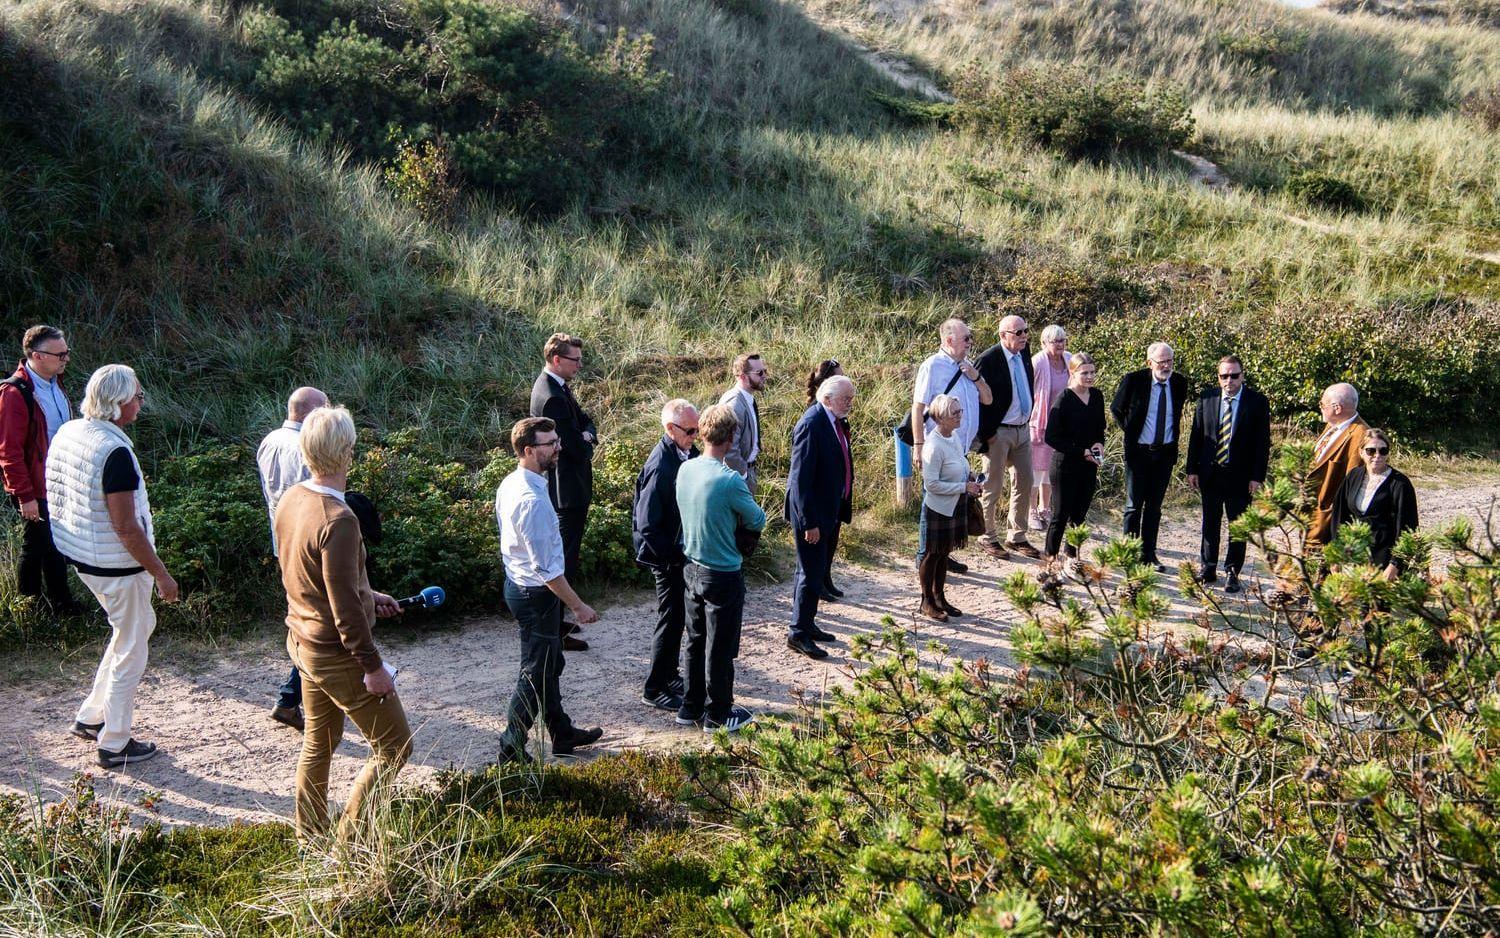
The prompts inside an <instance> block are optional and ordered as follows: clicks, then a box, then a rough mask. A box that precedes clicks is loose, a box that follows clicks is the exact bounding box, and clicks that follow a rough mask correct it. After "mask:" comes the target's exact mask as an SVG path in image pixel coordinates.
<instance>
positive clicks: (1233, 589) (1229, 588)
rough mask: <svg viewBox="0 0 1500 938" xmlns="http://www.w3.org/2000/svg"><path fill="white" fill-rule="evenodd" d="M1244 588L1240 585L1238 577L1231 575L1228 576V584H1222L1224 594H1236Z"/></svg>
mask: <svg viewBox="0 0 1500 938" xmlns="http://www.w3.org/2000/svg"><path fill="white" fill-rule="evenodd" d="M1244 588H1245V587H1244V586H1242V585H1240V578H1239V577H1238V576H1236V575H1235V574H1233V573H1231V574H1229V582H1228V583H1225V584H1224V592H1226V593H1238V592H1239V591H1240V590H1242V589H1244Z"/></svg>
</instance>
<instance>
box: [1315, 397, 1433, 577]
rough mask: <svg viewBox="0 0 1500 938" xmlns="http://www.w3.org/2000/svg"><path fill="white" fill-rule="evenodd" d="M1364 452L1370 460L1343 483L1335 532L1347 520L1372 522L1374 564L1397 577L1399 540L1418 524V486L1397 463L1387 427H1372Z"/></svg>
mask: <svg viewBox="0 0 1500 938" xmlns="http://www.w3.org/2000/svg"><path fill="white" fill-rule="evenodd" d="M1359 452H1360V457H1361V459H1362V461H1363V463H1364V465H1361V466H1356V467H1354V468H1353V469H1350V470H1349V473H1348V475H1346V476H1344V481H1343V483H1342V484H1340V486H1339V492H1338V497H1337V498H1335V499H1334V502H1333V522H1332V527H1331V528H1330V530H1329V537H1330V539H1331V538H1332V536H1333V535H1336V534H1338V532H1339V528H1342V527H1343V526H1344V525H1346V524H1353V523H1355V522H1359V523H1362V524H1366V525H1368V526H1369V528H1370V564H1371V566H1373V567H1375V568H1376V569H1377V570H1379V571H1380V575H1381V576H1382V577H1384V578H1385V579H1387V580H1394V579H1396V577H1397V576H1399V575H1400V574H1401V572H1402V570H1401V568H1402V564H1401V563H1400V562H1399V561H1398V560H1397V559H1396V555H1395V551H1396V542H1397V541H1398V540H1400V539H1401V533H1402V532H1403V531H1415V530H1416V529H1417V490H1416V487H1415V486H1413V485H1412V484H1411V479H1408V478H1407V477H1406V475H1405V474H1404V473H1402V472H1401V471H1400V470H1399V469H1396V468H1394V467H1393V466H1391V463H1390V453H1391V440H1390V437H1388V436H1386V434H1385V431H1384V430H1381V429H1378V428H1376V427H1371V428H1370V429H1368V430H1366V431H1365V438H1364V441H1363V443H1362V444H1361V446H1360V450H1359Z"/></svg>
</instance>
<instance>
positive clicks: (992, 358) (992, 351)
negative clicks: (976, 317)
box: [974, 342, 1036, 449]
mask: <svg viewBox="0 0 1500 938" xmlns="http://www.w3.org/2000/svg"><path fill="white" fill-rule="evenodd" d="M1020 354H1021V364H1022V366H1023V367H1024V368H1025V369H1026V386H1027V387H1028V388H1030V389H1031V393H1032V394H1033V395H1035V394H1036V370H1035V369H1034V368H1032V367H1031V347H1030V346H1027V347H1026V348H1024V349H1022V350H1021V353H1020ZM974 367H975V368H977V369H978V370H979V375H980V377H982V378H984V381H985V383H986V384H988V385H989V386H990V394H991V395H992V398H991V400H990V402H989V403H988V404H980V405H979V431H978V433H976V434H975V436H974V445H975V446H978V447H981V448H985V449H988V447H989V445H990V437H992V436H994V435H995V431H996V430H998V429H1000V421H1001V420H1003V419H1005V412H1006V411H1007V410H1010V399H1011V397H1012V396H1013V395H1014V390H1013V387H1012V385H1011V380H1010V365H1008V364H1007V363H1006V361H1005V346H1003V345H1001V344H1000V343H999V342H996V343H995V344H994V345H991V346H990V347H989V348H987V349H985V350H984V354H982V355H980V356H979V360H978V361H976V362H975V363H974ZM1030 420H1031V414H1029V413H1028V414H1026V415H1024V416H1023V417H1022V418H1021V422H1022V423H1026V422H1028V421H1030Z"/></svg>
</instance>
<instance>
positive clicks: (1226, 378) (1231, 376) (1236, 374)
mask: <svg viewBox="0 0 1500 938" xmlns="http://www.w3.org/2000/svg"><path fill="white" fill-rule="evenodd" d="M1242 374H1244V372H1242V371H1236V372H1232V373H1230V374H1227V375H1219V380H1220V381H1230V380H1232V379H1234V378H1238V377H1239V376H1240V375H1242Z"/></svg>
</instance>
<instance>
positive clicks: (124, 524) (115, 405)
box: [47, 365, 177, 769]
mask: <svg viewBox="0 0 1500 938" xmlns="http://www.w3.org/2000/svg"><path fill="white" fill-rule="evenodd" d="M145 402H146V393H145V392H144V391H142V390H141V386H140V383H139V382H138V381H137V380H136V377H135V372H134V371H132V370H131V369H130V368H128V367H126V366H125V365H105V366H104V367H103V368H100V369H99V370H98V371H96V372H94V374H93V375H92V376H91V377H90V378H89V383H88V386H87V387H86V388H85V389H84V392H83V417H82V419H79V420H69V421H68V422H67V423H66V424H64V425H63V426H62V428H61V429H59V430H58V431H57V435H56V436H55V437H53V438H52V447H51V449H50V450H49V451H48V453H47V478H49V479H51V480H52V493H51V494H52V522H53V523H52V535H53V537H54V538H56V540H57V549H58V550H59V551H61V552H62V554H63V556H64V557H67V558H68V561H69V562H70V563H72V564H73V568H74V569H75V570H77V571H78V578H79V579H80V580H82V581H83V585H84V586H87V587H88V588H89V592H91V593H93V594H94V598H95V599H97V600H98V601H99V605H100V606H102V607H104V612H105V614H106V615H108V617H109V625H110V628H111V629H112V630H113V632H114V634H113V636H112V637H111V638H110V642H109V646H108V647H106V648H105V649H104V657H103V659H102V660H100V662H99V670H98V671H97V673H95V675H94V686H93V689H92V690H91V691H90V692H89V695H88V697H87V698H86V699H85V700H84V701H83V705H82V706H80V707H79V708H78V714H77V715H76V716H75V717H74V718H73V726H72V728H71V729H70V730H69V732H71V733H72V734H73V735H74V736H77V737H79V738H81V739H92V740H96V741H97V742H98V747H99V753H98V755H99V764H100V765H101V766H103V767H104V768H106V769H115V768H120V767H122V766H125V765H128V764H130V763H132V762H143V761H145V760H146V759H149V758H151V757H152V756H154V755H156V744H155V743H143V742H140V741H139V740H136V739H133V738H131V735H130V724H131V721H132V720H133V719H134V717H135V689H136V686H137V685H138V684H140V681H141V675H142V674H143V673H145V670H146V657H147V647H146V645H147V642H148V641H149V639H150V638H151V633H152V632H153V631H155V630H156V611H155V610H154V609H152V608H151V589H152V587H153V586H154V587H155V588H156V592H157V595H159V596H160V597H161V601H162V602H164V603H170V602H176V601H177V581H176V580H174V579H172V575H171V574H170V573H168V572H167V568H166V566H165V565H164V564H163V563H162V562H161V558H160V557H158V556H157V555H156V546H155V540H154V537H153V531H152V526H151V501H150V499H148V498H147V497H146V479H145V475H144V474H143V473H142V472H141V464H140V462H139V461H138V460H137V459H136V457H135V446H134V445H133V444H132V443H131V442H130V437H128V436H126V435H125V428H126V427H128V426H130V425H131V424H132V423H134V422H135V419H136V417H138V416H140V412H141V407H143V406H144V405H145Z"/></svg>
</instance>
